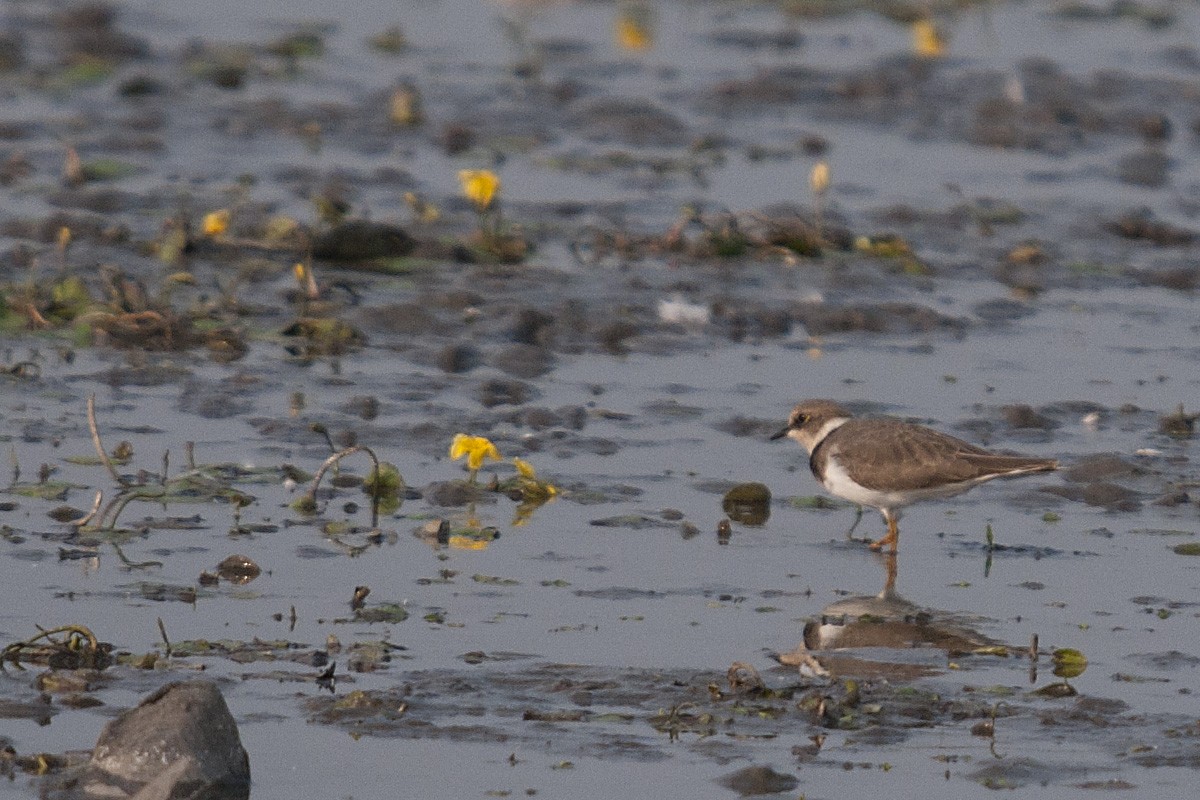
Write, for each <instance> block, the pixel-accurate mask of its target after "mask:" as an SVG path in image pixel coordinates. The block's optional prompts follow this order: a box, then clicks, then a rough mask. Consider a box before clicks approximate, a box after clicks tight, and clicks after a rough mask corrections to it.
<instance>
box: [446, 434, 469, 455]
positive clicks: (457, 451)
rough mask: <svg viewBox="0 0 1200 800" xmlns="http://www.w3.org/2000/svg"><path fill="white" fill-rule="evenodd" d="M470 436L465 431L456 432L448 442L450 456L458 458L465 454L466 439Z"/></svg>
mask: <svg viewBox="0 0 1200 800" xmlns="http://www.w3.org/2000/svg"><path fill="white" fill-rule="evenodd" d="M471 438H472V437H470V436H467V435H466V434H465V433H456V434H455V435H454V441H452V442H450V458H452V459H455V460H458V459H460V458H462V457H463V456H465V455H466V454H467V441H468V440H469V439H471Z"/></svg>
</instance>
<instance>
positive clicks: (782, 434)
mask: <svg viewBox="0 0 1200 800" xmlns="http://www.w3.org/2000/svg"><path fill="white" fill-rule="evenodd" d="M791 432H792V426H791V425H788V426H787V427H785V428H784V429H783V430H781V431H779V432H777V433H773V434H771V441H772V442H773V441H775V440H776V439H782V438H783V437H785V436H787V435H788V434H789V433H791Z"/></svg>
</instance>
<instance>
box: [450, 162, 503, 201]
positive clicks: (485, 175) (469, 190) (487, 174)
mask: <svg viewBox="0 0 1200 800" xmlns="http://www.w3.org/2000/svg"><path fill="white" fill-rule="evenodd" d="M458 182H459V183H460V184H462V190H463V194H464V195H466V197H467V199H468V200H470V201H471V202H472V203H474V204H475V207H476V208H478V209H479V210H480V211H485V210H487V208H488V207H489V206H490V205H491V204H492V200H493V199H494V198H495V196H496V195H497V194H498V193H499V191H500V178H499V177H497V176H496V173H494V172H492V171H491V170H487V169H464V170H460V171H459V173H458Z"/></svg>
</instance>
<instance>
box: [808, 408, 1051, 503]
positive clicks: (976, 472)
mask: <svg viewBox="0 0 1200 800" xmlns="http://www.w3.org/2000/svg"><path fill="white" fill-rule="evenodd" d="M866 422H868V420H851V421H849V422H847V423H845V424H844V425H842V427H840V428H838V429H837V430H836V431H834V433H833V434H831V435H830V436H829V437H827V438H826V441H825V442H823V443H822V445H826V444H828V445H830V446H831V447H837V445H838V442H837V439H838V438H840V437H841V436H842V435H844V434H853V435H855V436H861V435H869V436H870V442H871V446H870V447H868V448H864V449H863V450H862V451H861V454H862V456H863V457H862V458H858V457H856V458H855V459H854V460H852V461H851V462H850V463H845V462H843V466H844V467H845V468H846V470H847V472H849V474H850V477H851V478H852V479H853V480H854V482H855V483H858V484H859V485H861V486H865V487H867V488H868V489H893V490H901V491H904V490H912V489H927V488H930V487H933V486H941V485H945V484H947V483H970V482H975V481H979V480H982V479H986V478H990V477H996V476H999V475H1003V474H1005V473H1009V472H1013V473H1019V472H1035V471H1039V470H1049V469H1054V468H1055V466H1056V463H1055V462H1054V461H1052V460H1049V459H1044V458H1032V457H1029V456H1007V455H1000V454H998V453H991V452H988V451H987V450H984V449H983V448H982V447H976V446H975V445H973V444H970V443H969V442H964V441H963V440H962V439H957V438H955V437H953V436H950V435H948V434H945V433H941V432H940V431H935V430H933V429H932V428H926V427H923V426H920V425H912V424H910V423H907V422H900V421H899V420H879V419H876V420H870V421H869V422H870V425H869V427H868V428H866V429H865V430H864V429H862V428H861V426H862V425H863V423H866ZM868 431H869V433H867V432H868ZM884 481H886V483H887V485H886V486H881V485H880V484H881V483H883V482H884Z"/></svg>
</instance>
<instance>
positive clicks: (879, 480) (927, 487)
mask: <svg viewBox="0 0 1200 800" xmlns="http://www.w3.org/2000/svg"><path fill="white" fill-rule="evenodd" d="M785 436H786V437H788V438H789V439H795V440H796V441H797V442H799V443H800V444H802V445H804V448H805V449H806V450H808V453H809V459H808V466H809V468H810V469H811V470H812V473H813V476H815V477H816V479H817V481H819V482H820V484H821V485H822V486H824V487H825V489H826V490H827V491H828V492H829V493H830V494H834V495H837V496H838V497H842V498H845V499H846V500H849V501H850V502H852V503H858V504H859V505H860V506H871V507H872V508H877V509H879V512H880V513H881V514H883V519H884V521H885V522H886V523H887V535H886V536H884V537H883V538H882V539H880V540H879V541H877V542H874V543H873V544H872V545H871V548H872V549H874V550H879V549H881V548H883V547H884V546H885V545H891V549H892V552H893V553H894V552H896V543H897V541H898V539H899V536H900V531H899V529H898V528H897V522H898V521H899V520H900V512H901V510H902V509H903V508H904V507H905V506H908V505H911V504H913V503H916V502H918V501H920V500H931V499H934V498H939V497H952V496H954V495H956V494H961V493H962V492H965V491H967V490H968V489H970V488H972V487H973V486H977V485H979V484H981V483H984V482H986V481H990V480H991V479H992V478H1011V477H1016V476H1018V475H1027V474H1029V473H1032V472H1047V471H1050V470H1054V469H1058V462H1057V461H1055V460H1054V459H1052V458H1034V457H1032V456H1017V455H1004V454H1002V453H992V452H990V451H988V450H984V449H983V448H981V447H976V446H975V445H973V444H969V443H968V442H964V441H963V440H961V439H956V438H955V437H953V436H950V435H948V434H945V433H941V432H939V431H935V430H933V429H932V428H926V427H924V426H922V425H914V424H912V423H909V422H901V421H900V420H898V419H888V418H869V419H856V418H855V417H854V415H853V414H851V413H850V412H849V411H847V410H846V409H844V408H842V407H841V406H840V405H838V404H837V403H835V402H834V401H832V400H805V401H804V402H802V403H800V404H799V405H798V406H796V407H795V408H794V409H792V414H791V416H790V417H788V424H787V426H786V427H785V428H784V429H783V430H781V431H779V432H778V433H776V434H775V435H774V436H772V437H771V438H772V439H782V438H783V437H785Z"/></svg>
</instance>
